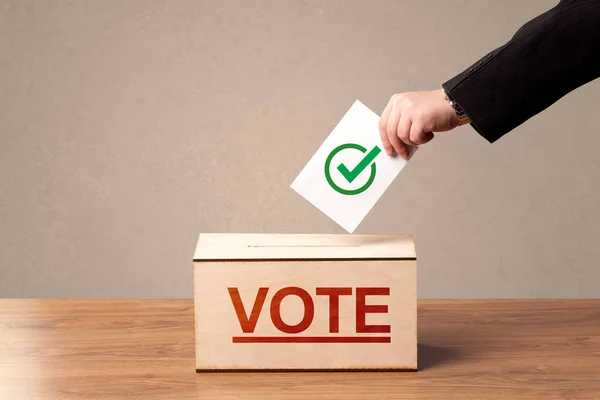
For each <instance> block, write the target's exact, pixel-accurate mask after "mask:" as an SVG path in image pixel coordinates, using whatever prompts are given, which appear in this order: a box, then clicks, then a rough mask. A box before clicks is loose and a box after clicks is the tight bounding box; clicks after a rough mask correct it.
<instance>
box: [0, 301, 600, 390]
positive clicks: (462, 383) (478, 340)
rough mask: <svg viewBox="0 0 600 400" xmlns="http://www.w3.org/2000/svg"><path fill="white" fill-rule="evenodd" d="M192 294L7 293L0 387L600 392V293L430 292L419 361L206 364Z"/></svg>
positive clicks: (1, 314)
mask: <svg viewBox="0 0 600 400" xmlns="http://www.w3.org/2000/svg"><path fill="white" fill-rule="evenodd" d="M194 367H195V365H194V313H193V303H192V300H34V299H24V300H0V399H2V400H12V399H138V398H139V399H260V400H274V399H298V400H306V399H313V398H314V399H317V398H318V399H340V400H341V399H344V400H346V399H428V400H434V399H440V400H441V399H444V400H453V399H457V400H458V399H460V400H463V399H490V400H494V399H544V400H553V399H570V400H574V399H594V400H595V399H599V398H600V300H532V301H529V300H480V301H470V300H428V301H420V302H419V368H420V369H421V370H420V371H419V372H417V373H412V372H329V373H322V372H321V373H318V372H297V373H296V372H295V373H290V372H283V373H281V372H280V373H274V372H271V373H226V372H224V373H204V374H197V373H196V372H195V371H194Z"/></svg>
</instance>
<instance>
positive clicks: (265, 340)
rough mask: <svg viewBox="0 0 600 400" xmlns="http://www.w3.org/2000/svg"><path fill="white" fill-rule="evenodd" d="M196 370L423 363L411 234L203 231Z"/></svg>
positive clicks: (197, 274) (410, 366)
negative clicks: (235, 232) (210, 232)
mask: <svg viewBox="0 0 600 400" xmlns="http://www.w3.org/2000/svg"><path fill="white" fill-rule="evenodd" d="M194 307H195V323H196V370H197V371H198V372H201V371H215V370H340V369H377V370H388V369H389V370H416V369H417V264H416V253H415V248H414V242H413V238H412V237H411V236H407V235H304V234H302V235H292V234H285V235H284V234H273V235H268V234H201V235H200V237H199V240H198V244H197V247H196V252H195V255H194Z"/></svg>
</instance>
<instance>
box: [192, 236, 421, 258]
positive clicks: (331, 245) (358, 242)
mask: <svg viewBox="0 0 600 400" xmlns="http://www.w3.org/2000/svg"><path fill="white" fill-rule="evenodd" d="M374 258H375V259H377V258H385V259H389V258H391V259H393V258H396V259H397V258H400V259H415V258H416V253H415V245H414V240H413V237H412V236H411V235H346V234H344V235H333V234H320V235H315V234H257V233H240V234H231V233H226V234H221V233H202V234H200V236H199V238H198V243H197V245H196V252H195V254H194V260H253V259H271V260H273V259H374Z"/></svg>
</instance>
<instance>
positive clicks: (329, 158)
mask: <svg viewBox="0 0 600 400" xmlns="http://www.w3.org/2000/svg"><path fill="white" fill-rule="evenodd" d="M346 149H355V150H359V151H360V152H362V153H363V154H364V153H366V152H367V149H366V148H364V147H363V146H361V145H360V144H356V143H346V144H342V145H339V146H338V147H336V148H335V149H333V151H332V152H331V153H329V155H328V156H327V160H326V161H325V179H327V183H329V186H331V187H332V188H333V190H335V191H336V192H338V193H341V194H345V195H348V196H353V195H355V194H360V193H362V192H364V191H365V190H367V189H368V188H369V186H371V184H372V183H373V181H374V180H375V174H376V173H377V167H376V166H375V162H373V164H371V176H370V177H369V180H368V181H367V182H366V183H365V184H364V185H362V186H361V187H359V188H358V189H354V190H346V189H342V188H341V187H339V186H338V185H336V184H335V182H333V179H331V174H330V173H329V168H330V167H331V161H332V160H333V157H335V155H336V154H337V153H339V152H340V151H342V150H346Z"/></svg>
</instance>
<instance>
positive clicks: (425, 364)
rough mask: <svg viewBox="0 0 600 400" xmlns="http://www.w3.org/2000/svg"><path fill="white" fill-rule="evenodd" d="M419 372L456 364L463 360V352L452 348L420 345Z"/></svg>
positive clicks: (418, 348)
mask: <svg viewBox="0 0 600 400" xmlns="http://www.w3.org/2000/svg"><path fill="white" fill-rule="evenodd" d="M417 351H418V359H419V370H420V371H421V370H425V369H429V368H433V367H436V366H439V365H442V364H447V363H452V362H456V361H457V360H460V359H461V352H460V350H458V349H452V348H450V347H440V346H432V345H429V344H422V343H419V345H418V347H417Z"/></svg>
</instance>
